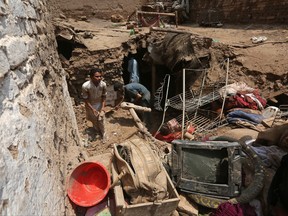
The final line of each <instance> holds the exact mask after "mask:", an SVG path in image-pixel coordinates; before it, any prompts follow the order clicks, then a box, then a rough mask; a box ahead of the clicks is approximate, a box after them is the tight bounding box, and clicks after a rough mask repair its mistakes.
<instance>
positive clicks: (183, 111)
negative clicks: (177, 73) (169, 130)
mask: <svg viewBox="0 0 288 216" xmlns="http://www.w3.org/2000/svg"><path fill="white" fill-rule="evenodd" d="M185 79H186V78H185V68H183V109H182V134H181V139H182V140H183V138H184V125H185Z"/></svg>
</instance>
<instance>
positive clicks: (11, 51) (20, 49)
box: [4, 38, 28, 69]
mask: <svg viewBox="0 0 288 216" xmlns="http://www.w3.org/2000/svg"><path fill="white" fill-rule="evenodd" d="M4 49H5V51H6V55H7V58H8V61H9V64H10V67H11V68H12V69H13V68H16V67H17V66H18V65H20V64H21V63H22V62H24V61H25V60H27V59H28V50H27V46H26V44H25V41H24V40H23V39H21V38H8V39H7V40H6V43H4Z"/></svg>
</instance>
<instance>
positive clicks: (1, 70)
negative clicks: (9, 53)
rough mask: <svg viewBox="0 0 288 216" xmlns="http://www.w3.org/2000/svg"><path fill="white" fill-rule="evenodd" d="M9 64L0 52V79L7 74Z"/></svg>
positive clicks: (0, 51)
mask: <svg viewBox="0 0 288 216" xmlns="http://www.w3.org/2000/svg"><path fill="white" fill-rule="evenodd" d="M9 69H10V64H9V62H8V59H7V57H6V55H5V53H4V52H3V51H2V50H0V78H3V77H4V76H5V74H7V73H8V71H9Z"/></svg>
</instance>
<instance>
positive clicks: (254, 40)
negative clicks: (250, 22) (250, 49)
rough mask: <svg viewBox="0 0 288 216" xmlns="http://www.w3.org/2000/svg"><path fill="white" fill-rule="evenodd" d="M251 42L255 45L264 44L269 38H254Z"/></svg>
mask: <svg viewBox="0 0 288 216" xmlns="http://www.w3.org/2000/svg"><path fill="white" fill-rule="evenodd" d="M251 40H252V43H254V44H256V43H262V42H264V41H266V40H267V37H265V36H259V37H252V38H251Z"/></svg>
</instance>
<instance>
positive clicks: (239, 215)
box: [211, 202, 244, 216]
mask: <svg viewBox="0 0 288 216" xmlns="http://www.w3.org/2000/svg"><path fill="white" fill-rule="evenodd" d="M211 215H212V216H244V214H243V212H242V209H241V208H240V205H239V204H234V205H233V204H232V203H229V202H225V203H222V204H220V205H219V206H218V208H217V209H216V210H215V212H214V213H212V214H211Z"/></svg>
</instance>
